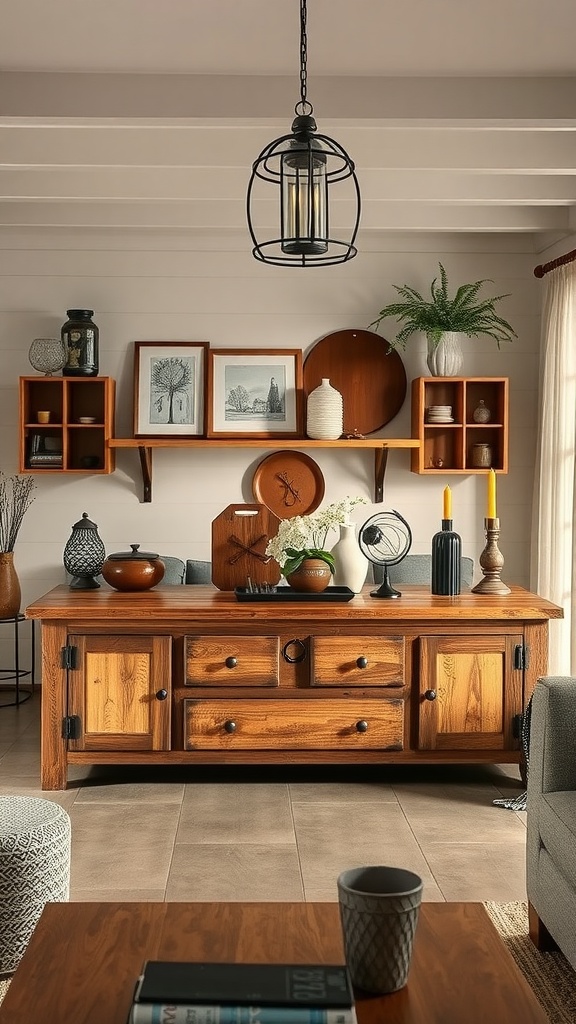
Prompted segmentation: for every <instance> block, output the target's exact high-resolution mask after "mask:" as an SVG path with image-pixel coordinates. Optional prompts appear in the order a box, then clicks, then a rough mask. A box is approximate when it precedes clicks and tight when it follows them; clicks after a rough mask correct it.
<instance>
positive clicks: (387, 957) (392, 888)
mask: <svg viewBox="0 0 576 1024" xmlns="http://www.w3.org/2000/svg"><path fill="white" fill-rule="evenodd" d="M421 900H422V879H421V878H420V877H419V875H416V874H414V872H413V871H406V870H405V869H404V868H390V867H383V866H375V867H361V868H352V869H351V870H350V871H344V872H343V873H342V874H341V875H339V877H338V902H339V905H340V920H341V922H342V931H343V934H344V949H345V953H346V964H347V966H348V970H349V971H350V977H351V978H352V984H353V985H355V986H356V987H357V988H361V989H364V991H365V992H380V993H384V992H396V991H397V989H399V988H402V987H403V986H404V985H405V984H406V981H407V980H408V971H409V969H410V960H411V957H412V946H413V942H414V933H415V931H416V925H417V923H418V912H419V910H420V903H421Z"/></svg>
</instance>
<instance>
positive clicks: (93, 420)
mask: <svg viewBox="0 0 576 1024" xmlns="http://www.w3.org/2000/svg"><path fill="white" fill-rule="evenodd" d="M78 423H96V417H95V416H79V417H78Z"/></svg>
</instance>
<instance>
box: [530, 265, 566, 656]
mask: <svg viewBox="0 0 576 1024" xmlns="http://www.w3.org/2000/svg"><path fill="white" fill-rule="evenodd" d="M540 351H541V355H540V401H539V405H540V408H539V423H538V451H537V458H536V479H535V490H534V515H533V529H532V537H533V542H532V581H533V582H532V586H533V589H535V590H536V593H538V594H541V596H542V597H546V598H548V599H549V600H550V601H554V603H555V604H559V605H561V606H562V608H563V609H564V618H563V619H561V620H551V621H550V651H549V658H548V672H549V674H550V675H569V674H570V675H574V674H576V573H575V562H576V531H575V529H574V511H575V497H576V487H575V473H576V458H575V447H576V263H570V264H567V265H566V266H563V267H557V268H556V270H552V271H550V273H549V274H547V275H546V277H545V278H544V302H543V312H542V336H541V350H540Z"/></svg>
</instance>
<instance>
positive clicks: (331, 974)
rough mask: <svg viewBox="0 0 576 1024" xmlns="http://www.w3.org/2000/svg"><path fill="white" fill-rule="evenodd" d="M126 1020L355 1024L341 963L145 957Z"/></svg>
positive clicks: (144, 1023)
mask: <svg viewBox="0 0 576 1024" xmlns="http://www.w3.org/2000/svg"><path fill="white" fill-rule="evenodd" d="M129 1021H130V1024H168V1022H171V1024H355V1021H356V1015H355V1012H354V997H353V994H352V987H351V984H350V977H349V975H348V971H347V970H346V967H344V966H343V965H342V964H335V965H327V964H235V963H187V962H181V961H177V962H170V961H161V960H149V961H147V962H146V963H145V964H144V967H143V970H142V974H141V975H140V977H139V979H138V981H137V983H136V989H135V993H134V1003H133V1006H132V1010H131V1013H130V1018H129Z"/></svg>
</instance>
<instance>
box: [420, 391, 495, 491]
mask: <svg viewBox="0 0 576 1024" xmlns="http://www.w3.org/2000/svg"><path fill="white" fill-rule="evenodd" d="M480 401H483V402H484V403H485V405H486V407H487V408H488V409H489V410H490V413H491V415H490V420H489V421H488V422H487V423H476V422H475V421H474V410H475V409H476V407H477V406H478V404H479V402H480ZM432 405H449V406H451V408H452V418H453V422H451V423H433V422H430V419H429V415H428V409H429V407H430V406H432ZM412 436H413V437H417V438H418V439H419V441H420V446H419V448H418V450H417V451H414V452H412V456H411V469H412V472H413V473H422V474H434V473H437V474H441V475H443V476H445V475H446V474H450V473H451V474H459V475H460V476H462V475H463V474H466V475H471V474H474V473H486V472H487V469H486V467H484V468H479V467H478V466H476V465H475V462H474V455H473V452H474V446H475V445H476V444H485V445H489V447H490V449H491V452H492V468H493V469H494V470H495V471H496V473H507V472H508V378H507V377H417V378H416V379H415V380H413V381H412Z"/></svg>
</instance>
